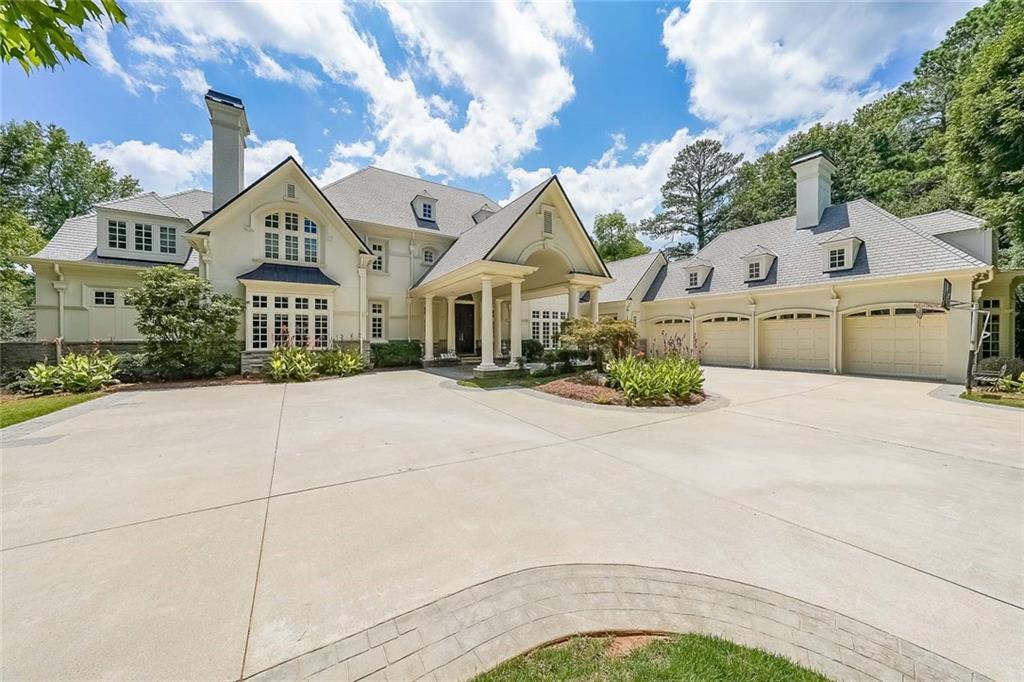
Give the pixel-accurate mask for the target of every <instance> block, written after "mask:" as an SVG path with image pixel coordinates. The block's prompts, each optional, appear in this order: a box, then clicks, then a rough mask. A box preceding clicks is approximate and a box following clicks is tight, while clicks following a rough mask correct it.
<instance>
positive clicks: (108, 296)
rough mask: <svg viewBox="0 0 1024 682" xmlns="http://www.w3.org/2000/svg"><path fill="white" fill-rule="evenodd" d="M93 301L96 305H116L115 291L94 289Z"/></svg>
mask: <svg viewBox="0 0 1024 682" xmlns="http://www.w3.org/2000/svg"><path fill="white" fill-rule="evenodd" d="M92 302H93V304H95V305H114V292H113V291H94V292H92Z"/></svg>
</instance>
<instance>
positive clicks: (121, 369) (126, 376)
mask: <svg viewBox="0 0 1024 682" xmlns="http://www.w3.org/2000/svg"><path fill="white" fill-rule="evenodd" d="M117 357H118V363H117V372H115V376H116V377H117V378H118V380H119V381H123V382H125V383H130V384H136V383H139V382H142V381H153V380H154V379H158V378H159V377H158V376H157V374H156V372H154V371H153V368H152V367H150V365H149V360H148V359H147V358H146V354H145V353H123V354H121V355H119V356H117Z"/></svg>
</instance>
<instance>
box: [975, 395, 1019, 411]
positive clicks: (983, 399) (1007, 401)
mask: <svg viewBox="0 0 1024 682" xmlns="http://www.w3.org/2000/svg"><path fill="white" fill-rule="evenodd" d="M960 397H961V398H963V399H964V400H973V401H974V402H976V403H987V404H989V405H1006V406H1007V407H1019V408H1021V409H1024V393H989V392H985V393H978V392H974V393H961V394H960Z"/></svg>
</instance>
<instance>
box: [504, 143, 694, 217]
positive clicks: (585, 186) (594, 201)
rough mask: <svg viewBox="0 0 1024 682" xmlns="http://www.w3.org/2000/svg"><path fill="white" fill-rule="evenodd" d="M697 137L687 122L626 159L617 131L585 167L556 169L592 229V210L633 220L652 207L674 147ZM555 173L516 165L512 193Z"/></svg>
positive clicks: (650, 211) (511, 179) (511, 177)
mask: <svg viewBox="0 0 1024 682" xmlns="http://www.w3.org/2000/svg"><path fill="white" fill-rule="evenodd" d="M694 139H696V138H695V137H694V136H692V135H691V134H690V131H688V130H687V129H685V128H683V129H680V130H678V131H676V133H675V134H674V135H672V137H670V138H668V139H667V140H660V141H657V142H649V143H646V144H643V145H640V146H639V147H638V148H637V150H636V152H635V153H634V154H632V155H629V156H630V158H631V161H628V162H623V161H622V158H621V157H622V156H624V155H625V154H624V153H625V152H626V151H627V149H628V148H627V145H626V140H625V138H624V137H623V136H622V135H615V136H613V137H612V145H611V147H609V148H608V150H607V151H605V152H604V154H602V155H601V157H600V158H599V159H598V160H596V161H594V162H593V163H591V164H588V165H587V166H586V167H584V168H583V169H582V170H578V169H576V168H573V167H569V166H563V167H561V168H559V169H558V171H557V174H558V179H559V180H560V181H561V182H562V185H563V186H564V187H565V191H566V193H567V194H568V195H569V199H570V200H571V201H572V203H573V206H574V207H575V208H576V211H577V212H578V213H579V214H580V219H581V220H582V221H583V224H584V225H585V226H586V227H587V229H588V230H589V229H591V228H593V223H594V216H595V215H597V214H599V213H609V212H611V211H622V212H623V214H625V216H626V218H627V219H629V220H630V221H639V220H641V219H642V218H646V217H648V216H650V215H652V214H653V213H654V209H655V208H656V207H657V205H658V202H659V201H660V200H661V186H662V185H663V184H664V183H665V178H666V177H667V176H668V169H669V167H670V166H671V165H672V161H673V159H674V158H675V155H676V153H677V152H678V151H679V150H680V149H681V148H682V147H684V146H686V145H687V144H689V143H690V142H692V141H693V140H694ZM552 174H553V173H552V170H551V169H550V168H539V169H537V170H534V171H527V170H525V169H523V168H513V169H512V170H510V171H509V173H508V179H509V183H510V184H511V185H512V191H511V193H510V194H509V199H510V200H511V199H514V198H515V197H517V196H519V195H520V194H522V193H523V192H525V191H526V190H528V189H530V188H531V187H533V186H535V185H537V184H538V183H540V182H542V181H543V180H545V179H546V178H548V177H551V175H552Z"/></svg>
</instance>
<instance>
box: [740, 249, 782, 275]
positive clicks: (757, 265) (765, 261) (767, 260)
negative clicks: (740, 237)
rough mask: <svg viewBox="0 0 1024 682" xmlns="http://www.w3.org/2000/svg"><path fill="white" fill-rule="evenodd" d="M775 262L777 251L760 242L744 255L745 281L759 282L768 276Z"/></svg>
mask: <svg viewBox="0 0 1024 682" xmlns="http://www.w3.org/2000/svg"><path fill="white" fill-rule="evenodd" d="M774 262H775V253H774V252H772V251H771V250H770V249H768V248H767V247H764V246H761V245H760V244H758V245H757V246H756V247H754V248H753V249H751V250H750V252H749V253H747V255H745V256H744V257H743V270H742V272H743V275H744V277H743V281H745V282H759V281H761V280H764V279H765V278H766V277H768V271H769V270H771V268H772V264H773V263H774Z"/></svg>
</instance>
